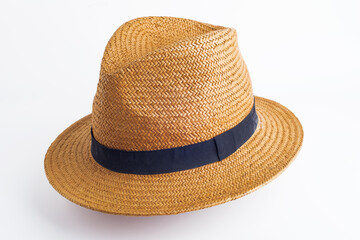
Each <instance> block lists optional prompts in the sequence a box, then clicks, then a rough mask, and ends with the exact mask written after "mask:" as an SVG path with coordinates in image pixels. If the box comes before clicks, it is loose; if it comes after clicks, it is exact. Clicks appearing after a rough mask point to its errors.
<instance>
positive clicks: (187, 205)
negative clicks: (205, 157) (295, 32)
mask: <svg viewBox="0 0 360 240" xmlns="http://www.w3.org/2000/svg"><path fill="white" fill-rule="evenodd" d="M255 104H256V111H257V114H258V117H259V124H258V127H257V129H256V132H255V133H254V135H253V136H252V137H251V138H250V139H249V140H248V141H247V142H246V143H245V144H244V145H243V146H241V147H240V148H239V149H238V150H237V151H236V152H235V153H233V154H232V155H231V156H229V157H227V158H226V159H224V160H222V161H219V162H216V163H212V164H208V165H205V166H202V167H199V168H195V169H189V170H185V171H179V172H173V173H166V174H155V175H135V174H123V173H117V172H113V171H110V170H108V169H106V168H103V167H102V166H100V165H99V164H98V163H97V162H95V160H94V159H93V158H92V156H91V153H90V143H91V134H90V127H91V115H88V116H86V117H84V118H82V119H80V120H78V121H77V122H75V123H74V124H72V125H71V126H70V127H69V128H67V129H66V130H65V131H64V132H63V133H61V134H60V135H59V136H58V137H57V138H56V140H55V141H54V142H53V143H52V144H51V146H50V148H49V149H48V152H47V154H46V157H45V172H46V175H47V178H48V180H49V182H50V183H51V185H52V186H53V187H54V188H55V189H56V190H57V191H58V192H59V193H60V194H61V195H63V196H64V197H66V198H67V199H69V200H70V201H72V202H74V203H76V204H78V205H81V206H83V207H86V208H90V209H93V210H96V211H101V212H106V213H111V214H123V215H165V214H177V213H182V212H188V211H194V210H198V209H202V208H207V207H211V206H214V205H218V204H221V203H225V202H228V201H231V200H234V199H237V198H240V197H242V196H244V195H246V194H248V193H250V192H252V191H254V190H256V189H258V188H259V187H261V186H263V185H265V184H266V183H268V182H270V181H271V180H272V179H274V178H275V177H276V176H278V175H279V174H280V173H281V172H282V171H283V170H284V169H285V168H286V167H287V166H288V165H289V163H290V162H291V161H292V160H293V159H294V158H295V156H296V154H297V153H298V152H299V150H300V147H301V144H302V141H303V130H302V126H301V124H300V122H299V120H298V119H297V118H296V116H295V115H294V114H293V113H292V112H291V111H290V110H288V109H287V108H286V107H284V106H282V105H280V104H279V103H276V102H274V101H271V100H268V99H264V98H260V97H256V98H255Z"/></svg>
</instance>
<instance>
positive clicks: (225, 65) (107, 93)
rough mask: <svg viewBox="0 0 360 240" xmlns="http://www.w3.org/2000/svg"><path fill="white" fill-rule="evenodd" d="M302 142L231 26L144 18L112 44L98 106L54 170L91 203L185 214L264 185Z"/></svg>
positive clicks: (65, 189)
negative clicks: (258, 86) (256, 90)
mask: <svg viewBox="0 0 360 240" xmlns="http://www.w3.org/2000/svg"><path fill="white" fill-rule="evenodd" d="M302 140H303V130H302V127H301V124H300V122H299V120H298V119H297V118H296V117H295V115H294V114H293V113H292V112H290V111H289V110H288V109H287V108H285V107H284V106H282V105H280V104H279V103H276V102H274V101H271V100H268V99H265V98H261V97H254V95H253V89H252V86H251V81H250V76H249V73H248V70H247V67H246V65H245V62H244V59H243V57H242V56H241V54H240V51H239V49H238V45H237V35H236V31H235V30H234V29H232V28H227V27H221V26H214V25H210V24H205V23H200V22H196V21H193V20H187V19H180V18H172V17H146V18H139V19H135V20H132V21H129V22H127V23H125V24H124V25H122V26H121V27H120V28H119V29H117V30H116V32H115V33H114V34H113V36H112V37H111V39H110V40H109V42H108V44H107V46H106V49H105V52H104V56H103V60H102V63H101V71H100V80H99V84H98V88H97V92H96V95H95V98H94V102H93V109H92V114H90V115H88V116H85V117H84V118H82V119H80V120H78V121H77V122H75V123H74V124H72V125H71V126H70V127H69V128H67V129H66V130H65V131H64V132H63V133H61V134H60V135H59V136H58V137H57V138H56V140H55V141H54V142H53V143H52V144H51V146H50V148H49V149H48V152H47V154H46V157H45V171H46V175H47V178H48V179H49V182H50V183H51V184H52V186H53V187H54V188H55V189H56V190H57V191H58V192H59V193H60V194H61V195H63V196H64V197H66V198H67V199H69V200H70V201H73V202H74V203H76V204H79V205H81V206H84V207H87V208H90V209H93V210H97V211H101V212H106V213H112V214H124V215H163V214H177V213H182V212H187V211H193V210H198V209H202V208H206V207H211V206H214V205H217V204H221V203H225V202H227V201H230V200H234V199H236V198H239V197H242V196H244V195H246V194H248V193H250V192H252V191H254V190H256V189H258V188H259V187H261V186H263V185H265V184H266V183H268V182H269V181H271V180H272V179H274V178H275V177H276V176H278V175H279V174H280V173H281V172H282V171H283V170H284V169H285V168H286V167H287V166H288V165H289V163H290V162H291V161H292V160H293V159H294V158H295V156H296V154H297V153H298V151H299V149H300V147H301V144H302Z"/></svg>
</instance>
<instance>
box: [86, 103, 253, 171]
mask: <svg viewBox="0 0 360 240" xmlns="http://www.w3.org/2000/svg"><path fill="white" fill-rule="evenodd" d="M257 124H258V116H257V114H256V110H255V102H254V106H253V107H252V110H251V112H250V113H249V114H248V115H247V116H246V117H245V118H244V119H243V120H242V121H241V122H240V123H239V124H238V125H236V126H235V127H233V128H231V129H229V130H228V131H226V132H224V133H222V134H220V135H218V136H216V137H214V138H212V139H209V140H206V141H204V142H199V143H195V144H191V145H187V146H183V147H175V148H169V149H161V150H153V151H124V150H118V149H112V148H108V147H106V146H104V145H102V144H101V143H99V142H98V141H97V140H96V139H95V138H94V135H93V132H92V129H91V154H92V156H93V158H94V159H95V161H96V162H97V163H99V164H100V165H101V166H103V167H105V168H107V169H109V170H112V171H115V172H119V173H129V174H160V173H170V172H177V171H182V170H187V169H191V168H197V167H201V166H204V165H206V164H209V163H214V162H217V161H221V160H223V159H225V158H226V157H228V156H230V155H231V154H233V153H234V152H235V151H236V150H237V149H239V148H240V147H241V146H242V145H243V144H244V143H245V142H246V141H247V140H248V139H249V138H250V137H251V136H252V135H253V134H254V132H255V130H256V127H257Z"/></svg>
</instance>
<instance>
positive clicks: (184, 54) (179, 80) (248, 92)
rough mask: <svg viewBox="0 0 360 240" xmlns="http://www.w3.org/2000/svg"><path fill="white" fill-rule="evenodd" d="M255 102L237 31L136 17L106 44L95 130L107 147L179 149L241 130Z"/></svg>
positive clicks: (184, 20) (95, 116)
mask: <svg viewBox="0 0 360 240" xmlns="http://www.w3.org/2000/svg"><path fill="white" fill-rule="evenodd" d="M253 101H254V98H253V92H252V86H251V80H250V76H249V73H248V70H247V67H246V65H245V62H244V60H243V58H242V56H241V54H240V51H239V48H238V45H237V35H236V31H235V30H234V29H231V28H225V27H221V26H214V25H210V24H205V23H200V22H197V21H193V20H187V19H180V18H171V17H147V18H139V19H135V20H132V21H130V22H127V23H125V24H124V25H122V26H121V27H120V28H119V29H117V30H116V32H115V33H114V34H113V36H112V37H111V39H110V40H109V42H108V44H107V46H106V49H105V52H104V56H103V60H102V64H101V71H100V79H99V84H98V88H97V92H96V95H95V98H94V103H93V112H92V128H93V133H94V137H95V138H96V139H97V141H99V142H100V143H101V144H103V145H105V146H107V147H109V148H114V149H120V150H127V151H147V150H158V149H166V148H173V147H180V146H185V145H189V144H194V143H198V142H202V141H206V140H208V139H211V138H213V137H215V136H217V135H219V134H221V133H223V132H225V131H227V130H229V129H230V128H232V127H234V126H236V125H237V124H238V123H239V122H241V121H242V120H243V119H244V118H245V117H246V116H247V115H248V114H249V112H250V111H251V109H252V106H253V103H254V102H253Z"/></svg>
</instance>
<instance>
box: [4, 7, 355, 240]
mask: <svg viewBox="0 0 360 240" xmlns="http://www.w3.org/2000/svg"><path fill="white" fill-rule="evenodd" d="M359 10H360V5H359V1H355V0H354V1H340V0H338V1H329V0H323V1H320V0H317V1H314V0H305V1H285V0H283V1H279V0H273V1H265V0H264V1H250V0H248V1H225V0H221V1H220V0H218V1H194V0H191V1H185V0H182V1H154V0H152V1H134V0H132V1H100V0H97V1H95V0H91V1H89V0H88V1H85V0H84V1H25V0H24V1H1V3H0V90H1V94H0V109H1V111H0V151H1V152H0V155H1V167H0V194H1V195H0V206H1V214H0V229H1V230H0V239H35V238H36V239H87V240H90V239H157V240H160V239H292V240H294V239H360V234H359V231H358V229H356V228H358V227H359V225H360V220H359V216H360V207H359V203H360V187H359V183H360V174H359V173H360V163H359V160H360V157H359V149H360V147H359V143H360V140H359V134H360V127H359V122H360V115H359V104H360V97H359V90H360V89H359V81H360V73H359V72H360V71H359V64H360V62H359V56H360V47H359V43H360V32H359V25H360V18H359ZM149 15H166V16H177V17H185V18H191V19H195V20H199V21H203V22H207V23H213V24H217V25H223V26H230V27H234V28H236V29H237V31H238V35H239V45H240V48H241V51H242V53H243V55H244V58H245V60H246V62H247V65H248V68H249V70H250V73H251V76H252V81H253V86H254V92H255V94H256V95H259V96H263V97H267V98H270V99H273V100H275V101H278V102H280V103H282V104H284V105H285V106H287V107H288V108H290V109H291V110H292V111H293V112H294V113H295V114H296V115H297V116H298V117H299V119H300V120H301V122H302V123H303V127H304V131H305V139H304V144H303V148H302V151H301V152H300V154H299V156H298V157H297V159H296V160H295V161H294V162H293V164H292V165H291V166H290V167H289V168H288V169H287V170H286V171H285V172H284V173H283V174H282V175H281V176H280V177H279V178H277V179H276V180H275V181H273V182H271V183H270V184H269V185H267V186H265V187H263V188H261V189H260V190H258V191H256V192H254V193H252V194H250V195H248V196H246V197H244V198H241V199H238V200H236V201H232V202H230V203H227V204H223V205H220V206H217V207H212V208H209V209H205V210H201V211H196V212H190V213H185V214H180V215H175V216H163V217H124V216H113V215H107V214H103V213H98V212H94V211H91V210H88V209H85V208H82V207H79V206H77V205H75V204H73V203H71V202H69V201H68V200H66V199H64V198H63V197H61V196H60V195H59V194H58V193H57V192H56V191H55V190H53V188H52V187H51V186H50V184H49V183H48V181H47V179H46V177H45V173H44V170H43V159H44V155H45V153H46V150H47V148H48V147H49V145H50V143H51V142H52V141H53V140H54V139H55V137H56V136H57V135H58V134H60V133H61V131H63V130H64V129H65V128H66V127H68V126H69V125H70V124H71V123H73V122H75V121H76V120H78V119H79V118H81V117H82V116H84V115H86V114H88V113H90V111H91V104H92V99H93V96H94V94H95V91H96V85H97V81H98V74H99V69H100V61H101V58H102V54H103V50H104V48H105V45H106V43H107V40H108V39H109V38H110V36H111V35H112V33H113V32H114V31H115V30H116V29H117V27H119V26H120V25H121V24H122V23H124V22H126V21H128V20H130V19H133V18H136V17H141V16H149Z"/></svg>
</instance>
